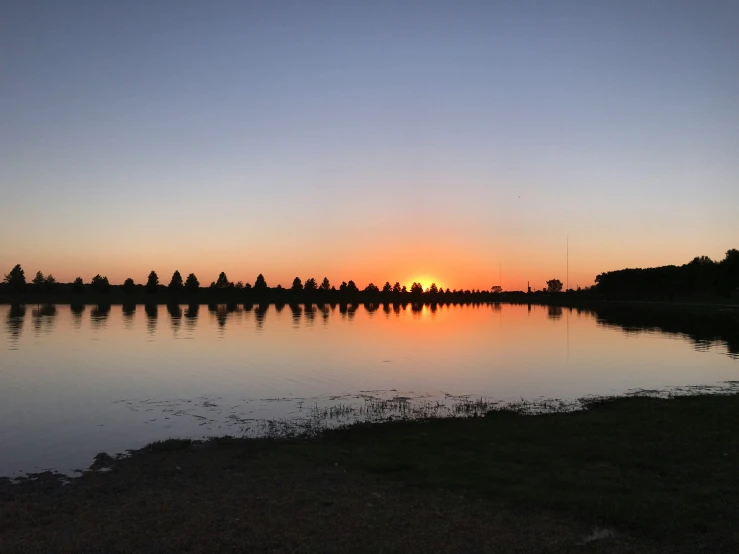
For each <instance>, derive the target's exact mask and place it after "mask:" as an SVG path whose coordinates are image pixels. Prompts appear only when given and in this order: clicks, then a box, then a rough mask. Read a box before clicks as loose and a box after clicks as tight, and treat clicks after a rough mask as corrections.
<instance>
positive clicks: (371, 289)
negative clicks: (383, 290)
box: [364, 283, 380, 294]
mask: <svg viewBox="0 0 739 554" xmlns="http://www.w3.org/2000/svg"><path fill="white" fill-rule="evenodd" d="M364 292H368V293H370V294H376V293H378V292H380V289H379V288H378V287H377V285H375V284H374V283H370V284H369V285H367V286H366V287H365V288H364Z"/></svg>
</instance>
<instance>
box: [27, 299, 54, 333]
mask: <svg viewBox="0 0 739 554" xmlns="http://www.w3.org/2000/svg"><path fill="white" fill-rule="evenodd" d="M31 319H32V321H33V335H34V336H35V337H39V336H40V335H41V334H42V333H43V334H45V335H48V334H50V333H51V331H52V329H53V328H54V321H55V320H56V306H55V305H54V304H42V305H41V306H38V307H36V308H33V309H32V310H31Z"/></svg>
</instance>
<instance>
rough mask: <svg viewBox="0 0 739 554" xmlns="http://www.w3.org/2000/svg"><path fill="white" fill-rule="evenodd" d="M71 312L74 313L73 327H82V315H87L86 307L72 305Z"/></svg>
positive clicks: (70, 306)
mask: <svg viewBox="0 0 739 554" xmlns="http://www.w3.org/2000/svg"><path fill="white" fill-rule="evenodd" d="M69 311H70V312H72V327H73V328H74V329H79V328H80V327H82V315H83V314H84V313H85V305H84V304H70V305H69Z"/></svg>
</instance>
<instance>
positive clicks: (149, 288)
mask: <svg viewBox="0 0 739 554" xmlns="http://www.w3.org/2000/svg"><path fill="white" fill-rule="evenodd" d="M158 288H159V276H158V275H157V272H156V271H154V270H153V269H152V271H151V273H149V278H148V279H147V280H146V292H147V293H148V294H154V293H155V292H156V291H157V289H158Z"/></svg>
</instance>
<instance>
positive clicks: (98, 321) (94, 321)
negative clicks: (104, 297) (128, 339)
mask: <svg viewBox="0 0 739 554" xmlns="http://www.w3.org/2000/svg"><path fill="white" fill-rule="evenodd" d="M109 315H110V304H98V305H97V306H95V307H94V308H92V310H90V327H91V328H92V329H95V330H97V329H104V328H105V327H106V325H107V323H108V316H109Z"/></svg>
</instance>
